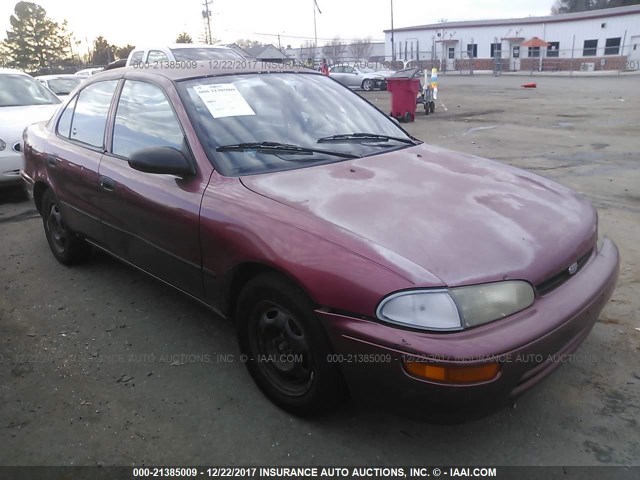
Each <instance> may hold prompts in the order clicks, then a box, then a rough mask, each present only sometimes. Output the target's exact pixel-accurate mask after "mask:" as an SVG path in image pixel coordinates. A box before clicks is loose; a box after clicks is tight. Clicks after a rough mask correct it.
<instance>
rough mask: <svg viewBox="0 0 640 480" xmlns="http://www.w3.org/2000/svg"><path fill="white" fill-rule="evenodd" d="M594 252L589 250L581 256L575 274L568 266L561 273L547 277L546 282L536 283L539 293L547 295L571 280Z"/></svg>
mask: <svg viewBox="0 0 640 480" xmlns="http://www.w3.org/2000/svg"><path fill="white" fill-rule="evenodd" d="M592 253H593V249H591V250H589V251H588V252H587V253H585V254H584V255H583V256H581V257H580V258H579V259H578V261H577V264H578V268H577V270H576V271H575V272H574V273H573V274H571V273H569V267H566V268H564V269H563V270H562V271H561V272H560V273H557V274H555V275H554V276H552V277H549V278H548V279H546V280H545V281H544V282H541V283H539V284H538V285H536V291H537V292H538V295H546V294H547V293H550V292H552V291H554V290H555V289H556V288H558V287H559V286H560V285H562V284H563V283H564V282H566V281H567V280H569V279H570V278H571V277H573V276H575V274H576V273H578V272H579V271H580V270H582V267H584V266H585V264H586V263H587V262H588V261H589V258H590V257H591V254H592Z"/></svg>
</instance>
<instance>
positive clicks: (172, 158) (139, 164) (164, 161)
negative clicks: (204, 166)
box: [129, 147, 196, 177]
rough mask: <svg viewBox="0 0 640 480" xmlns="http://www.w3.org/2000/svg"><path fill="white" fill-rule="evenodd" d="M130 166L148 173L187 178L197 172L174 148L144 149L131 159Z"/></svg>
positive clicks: (135, 153) (134, 154)
mask: <svg viewBox="0 0 640 480" xmlns="http://www.w3.org/2000/svg"><path fill="white" fill-rule="evenodd" d="M129 166H130V167H131V168H133V169H134V170H138V171H140V172H146V173H159V174H165V175H177V176H179V177H186V176H188V175H194V174H195V173H196V172H195V170H194V168H193V165H191V163H189V161H188V160H187V159H186V158H185V156H184V155H183V154H182V152H180V151H179V150H176V149H175V148H173V147H151V148H143V149H142V150H138V151H136V152H133V153H132V154H131V156H130V157H129Z"/></svg>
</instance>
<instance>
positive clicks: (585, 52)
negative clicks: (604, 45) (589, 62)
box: [582, 40, 598, 57]
mask: <svg viewBox="0 0 640 480" xmlns="http://www.w3.org/2000/svg"><path fill="white" fill-rule="evenodd" d="M597 54H598V40H585V41H584V48H583V49H582V56H583V57H595V56H596V55H597Z"/></svg>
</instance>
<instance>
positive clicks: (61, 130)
mask: <svg viewBox="0 0 640 480" xmlns="http://www.w3.org/2000/svg"><path fill="white" fill-rule="evenodd" d="M77 99H78V97H75V98H74V99H73V100H71V101H70V102H69V104H68V105H67V106H66V108H65V109H64V112H62V115H60V120H58V128H57V129H56V131H57V132H58V135H61V136H63V137H65V138H69V135H70V134H71V119H72V118H73V109H74V108H76V100H77Z"/></svg>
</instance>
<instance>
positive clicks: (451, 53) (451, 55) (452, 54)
mask: <svg viewBox="0 0 640 480" xmlns="http://www.w3.org/2000/svg"><path fill="white" fill-rule="evenodd" d="M455 58H456V49H455V47H449V60H453V59H455Z"/></svg>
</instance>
